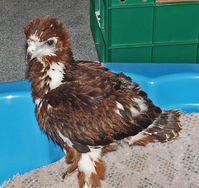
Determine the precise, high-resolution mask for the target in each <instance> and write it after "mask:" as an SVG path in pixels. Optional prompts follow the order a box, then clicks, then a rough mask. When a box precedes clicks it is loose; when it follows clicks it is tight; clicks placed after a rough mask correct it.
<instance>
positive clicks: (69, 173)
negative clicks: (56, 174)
mask: <svg viewBox="0 0 199 188" xmlns="http://www.w3.org/2000/svg"><path fill="white" fill-rule="evenodd" d="M76 170H77V168H76V169H75V170H73V171H72V172H68V170H67V171H66V172H64V173H63V174H62V179H65V177H66V176H70V175H71V174H73V172H75V171H76Z"/></svg>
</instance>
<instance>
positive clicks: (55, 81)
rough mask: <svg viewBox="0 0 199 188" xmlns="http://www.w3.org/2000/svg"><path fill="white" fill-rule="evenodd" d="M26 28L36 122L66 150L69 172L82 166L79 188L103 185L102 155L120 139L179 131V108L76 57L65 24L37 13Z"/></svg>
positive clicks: (138, 140)
mask: <svg viewBox="0 0 199 188" xmlns="http://www.w3.org/2000/svg"><path fill="white" fill-rule="evenodd" d="M24 32H25V35H26V38H27V62H29V63H30V70H29V76H30V78H31V79H32V95H33V98H34V100H35V103H36V115H37V119H38V122H39V124H40V126H41V128H42V129H43V130H44V131H45V132H46V133H47V135H48V136H49V137H51V138H52V139H53V140H54V142H56V143H58V144H59V145H61V147H62V148H63V149H65V151H66V152H67V157H66V161H67V162H68V163H72V164H71V166H70V167H69V169H68V171H67V172H68V173H71V172H72V171H73V170H74V169H76V168H77V166H78V169H79V175H78V178H79V185H80V187H82V186H84V187H95V186H97V185H99V183H100V179H103V178H104V173H105V165H104V162H103V161H102V160H101V154H102V153H106V152H107V151H111V150H115V149H116V146H115V145H113V144H115V143H117V142H118V141H120V140H123V139H125V140H126V141H128V142H129V143H130V144H139V145H146V144H147V143H148V142H154V141H161V142H165V141H168V140H171V139H174V138H176V137H177V136H178V135H179V132H180V131H181V128H182V127H181V124H180V121H179V116H180V113H179V112H178V111H172V110H170V111H162V110H161V109H160V108H159V107H157V106H155V105H154V104H153V103H152V101H151V100H150V99H148V97H147V94H146V93H145V92H144V91H142V90H141V89H140V88H139V85H138V84H137V83H135V82H133V81H132V79H131V78H130V77H128V76H125V75H124V74H123V73H118V74H116V73H113V72H111V71H110V70H108V69H107V68H105V67H102V66H101V64H100V63H97V62H90V61H75V60H74V59H73V55H72V52H71V49H70V43H69V34H68V31H67V30H66V29H65V28H64V26H63V23H60V22H58V21H57V20H56V19H54V18H50V17H46V18H39V17H36V18H34V19H33V20H32V21H31V22H30V23H28V24H27V25H26V27H25V29H24ZM64 176H65V175H64Z"/></svg>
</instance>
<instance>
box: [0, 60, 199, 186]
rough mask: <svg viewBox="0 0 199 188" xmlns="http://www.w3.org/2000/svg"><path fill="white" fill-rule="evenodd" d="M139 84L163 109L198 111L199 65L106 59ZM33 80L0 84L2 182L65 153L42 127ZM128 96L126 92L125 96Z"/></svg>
mask: <svg viewBox="0 0 199 188" xmlns="http://www.w3.org/2000/svg"><path fill="white" fill-rule="evenodd" d="M105 66H106V67H108V68H110V69H111V70H113V71H114V72H124V73H125V74H127V75H128V76H130V77H132V79H133V80H134V81H136V82H137V83H139V84H140V86H141V88H142V89H143V90H145V91H146V92H147V93H148V95H149V98H151V99H152V100H153V102H154V103H155V104H156V105H158V106H160V107H161V108H163V109H179V110H183V111H184V112H187V113H188V112H199V65H194V64H130V63H109V64H108V63H107V64H105ZM30 84H31V83H30V81H28V80H26V81H18V82H10V83H2V84H0V120H1V123H0V129H1V130H0V144H1V146H0V147H1V150H0V184H2V183H3V182H4V181H6V180H8V179H9V178H12V177H13V175H15V174H24V173H25V172H28V171H30V170H32V169H35V168H39V167H41V166H43V165H47V164H50V163H52V162H55V161H57V160H59V159H60V158H61V157H63V156H64V152H63V151H62V150H61V148H60V147H59V146H58V145H55V144H54V143H53V142H52V140H51V139H48V137H47V136H46V135H45V134H44V133H43V132H42V131H41V130H40V128H39V125H38V123H37V120H36V117H35V113H34V108H35V105H34V103H33V99H32V96H31V87H30ZM124 97H125V96H124Z"/></svg>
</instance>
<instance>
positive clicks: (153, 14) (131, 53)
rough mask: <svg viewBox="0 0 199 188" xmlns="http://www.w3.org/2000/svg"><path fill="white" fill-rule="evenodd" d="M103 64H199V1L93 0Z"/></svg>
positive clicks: (92, 17) (93, 26)
mask: <svg viewBox="0 0 199 188" xmlns="http://www.w3.org/2000/svg"><path fill="white" fill-rule="evenodd" d="M90 23H91V24H90V25H91V31H92V34H93V38H94V41H95V44H96V49H97V52H98V56H99V59H100V61H102V62H136V63H137V62H148V63H199V1H193V2H190V1H189V2H168V3H157V2H156V1H154V0H90Z"/></svg>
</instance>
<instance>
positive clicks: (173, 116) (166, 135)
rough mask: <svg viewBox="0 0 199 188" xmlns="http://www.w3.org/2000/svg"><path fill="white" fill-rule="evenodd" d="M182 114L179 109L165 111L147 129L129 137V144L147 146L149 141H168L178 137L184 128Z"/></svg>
mask: <svg viewBox="0 0 199 188" xmlns="http://www.w3.org/2000/svg"><path fill="white" fill-rule="evenodd" d="M180 115H181V112H179V111H174V110H168V111H163V112H162V113H161V115H160V116H159V117H158V118H157V119H156V120H155V121H154V122H153V124H151V125H150V126H149V127H148V128H147V129H145V130H143V131H142V132H140V133H139V134H137V135H135V136H132V137H130V138H128V142H129V144H134V145H142V146H145V145H146V144H147V143H148V142H155V141H159V142H167V141H170V140H173V139H175V138H177V137H178V136H179V135H180V132H181V130H182V124H181V122H180Z"/></svg>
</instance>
